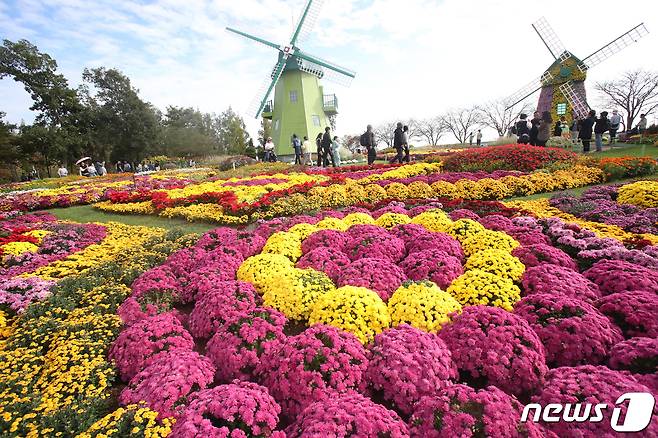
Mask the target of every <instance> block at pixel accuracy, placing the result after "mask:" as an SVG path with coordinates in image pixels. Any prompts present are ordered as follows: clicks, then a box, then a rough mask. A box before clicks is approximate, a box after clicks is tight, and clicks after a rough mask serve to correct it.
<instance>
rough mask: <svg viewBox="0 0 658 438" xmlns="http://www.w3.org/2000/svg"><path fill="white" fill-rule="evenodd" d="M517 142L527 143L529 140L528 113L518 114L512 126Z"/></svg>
mask: <svg viewBox="0 0 658 438" xmlns="http://www.w3.org/2000/svg"><path fill="white" fill-rule="evenodd" d="M514 128H515V129H514V130H515V131H516V135H517V136H518V143H519V144H528V143H529V142H530V128H529V127H528V115H527V114H524V113H521V114H519V121H518V122H516V125H515V126H514Z"/></svg>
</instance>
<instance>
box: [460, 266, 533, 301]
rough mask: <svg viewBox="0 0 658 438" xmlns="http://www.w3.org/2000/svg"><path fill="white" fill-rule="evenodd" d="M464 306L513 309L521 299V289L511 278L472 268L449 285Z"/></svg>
mask: <svg viewBox="0 0 658 438" xmlns="http://www.w3.org/2000/svg"><path fill="white" fill-rule="evenodd" d="M448 293H450V294H451V295H452V296H453V297H455V299H457V301H459V303H460V304H461V305H462V306H477V305H485V306H496V307H500V308H503V309H505V310H507V311H512V308H513V306H514V304H515V303H516V302H517V301H519V300H520V299H521V290H520V289H519V288H518V287H517V286H516V285H515V284H514V283H513V282H512V280H510V279H509V278H504V277H501V276H498V275H495V274H491V273H489V272H484V271H480V270H479V269H472V270H469V271H466V272H465V273H464V274H462V275H461V276H459V277H458V278H456V279H455V280H454V281H453V282H452V284H450V286H449V287H448Z"/></svg>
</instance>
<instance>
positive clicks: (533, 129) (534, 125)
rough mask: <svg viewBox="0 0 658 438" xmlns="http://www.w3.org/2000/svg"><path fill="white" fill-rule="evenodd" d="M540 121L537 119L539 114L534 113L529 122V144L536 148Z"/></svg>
mask: <svg viewBox="0 0 658 438" xmlns="http://www.w3.org/2000/svg"><path fill="white" fill-rule="evenodd" d="M540 121H541V119H540V118H539V112H538V111H535V113H534V114H533V116H532V120H530V133H529V134H528V136H529V137H530V144H531V145H533V146H537V134H538V133H539V122H540Z"/></svg>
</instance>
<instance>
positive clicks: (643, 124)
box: [637, 114, 647, 135]
mask: <svg viewBox="0 0 658 438" xmlns="http://www.w3.org/2000/svg"><path fill="white" fill-rule="evenodd" d="M646 130H647V115H646V114H640V121H639V122H638V124H637V132H639V133H640V135H644V131H646Z"/></svg>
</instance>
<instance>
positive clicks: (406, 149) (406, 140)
mask: <svg viewBox="0 0 658 438" xmlns="http://www.w3.org/2000/svg"><path fill="white" fill-rule="evenodd" d="M402 141H403V142H404V143H403V145H402V146H403V147H404V161H405V162H406V163H408V162H410V161H411V156H410V155H409V127H408V126H407V125H405V126H404V127H402Z"/></svg>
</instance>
